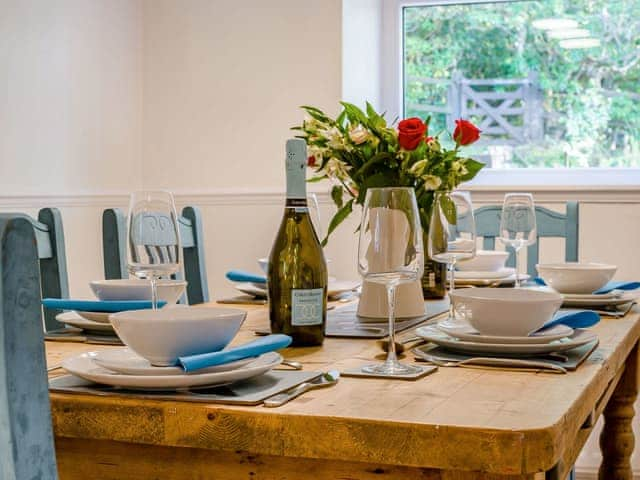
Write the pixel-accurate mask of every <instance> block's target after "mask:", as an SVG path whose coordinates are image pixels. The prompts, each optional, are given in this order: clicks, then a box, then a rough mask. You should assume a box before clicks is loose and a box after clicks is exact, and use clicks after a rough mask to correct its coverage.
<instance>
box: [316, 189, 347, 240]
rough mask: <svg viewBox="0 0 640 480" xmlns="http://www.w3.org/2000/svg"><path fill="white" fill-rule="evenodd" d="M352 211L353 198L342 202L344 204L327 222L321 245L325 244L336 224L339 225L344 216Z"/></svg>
mask: <svg viewBox="0 0 640 480" xmlns="http://www.w3.org/2000/svg"><path fill="white" fill-rule="evenodd" d="M352 211H353V198H352V199H351V200H349V201H348V202H347V203H345V204H344V206H343V207H342V208H341V209H339V210H338V211H337V212H336V214H335V215H334V216H333V218H332V219H331V222H329V229H328V230H327V236H326V237H325V238H324V240H322V246H323V247H324V246H326V245H327V242H328V241H329V235H331V233H333V231H334V230H335V229H336V228H337V227H338V225H340V224H341V223H342V222H343V221H344V220H345V218H347V217H348V216H349V215H350V214H351V212H352Z"/></svg>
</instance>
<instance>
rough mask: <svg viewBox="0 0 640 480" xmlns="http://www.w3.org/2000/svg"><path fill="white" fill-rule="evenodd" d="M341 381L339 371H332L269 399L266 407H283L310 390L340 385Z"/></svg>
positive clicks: (266, 401)
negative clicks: (339, 381)
mask: <svg viewBox="0 0 640 480" xmlns="http://www.w3.org/2000/svg"><path fill="white" fill-rule="evenodd" d="M339 379H340V372H338V371H337V370H330V371H328V372H325V373H322V374H321V375H319V376H317V377H316V378H314V379H313V380H310V381H308V382H303V383H301V384H300V385H297V386H295V387H293V388H290V389H289V390H286V391H284V392H282V393H278V394H276V395H273V396H271V397H269V398H267V399H266V400H265V401H264V406H265V407H269V408H273V407H279V406H281V405H284V404H285V403H287V402H288V401H290V400H293V399H294V398H296V397H297V396H299V395H302V394H303V393H304V392H308V391H309V390H313V389H315V388H324V387H330V386H332V385H335V384H336V383H338V380H339Z"/></svg>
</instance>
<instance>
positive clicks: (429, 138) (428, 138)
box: [424, 137, 433, 143]
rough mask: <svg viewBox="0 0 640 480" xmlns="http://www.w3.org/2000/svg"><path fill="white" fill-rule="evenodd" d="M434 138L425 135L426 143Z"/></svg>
mask: <svg viewBox="0 0 640 480" xmlns="http://www.w3.org/2000/svg"><path fill="white" fill-rule="evenodd" d="M432 140H433V137H424V143H429V142H430V141H432Z"/></svg>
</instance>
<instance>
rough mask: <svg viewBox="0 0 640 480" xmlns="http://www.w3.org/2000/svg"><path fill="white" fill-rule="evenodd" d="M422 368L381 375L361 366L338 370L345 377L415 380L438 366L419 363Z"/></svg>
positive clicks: (433, 370)
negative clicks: (403, 373)
mask: <svg viewBox="0 0 640 480" xmlns="http://www.w3.org/2000/svg"><path fill="white" fill-rule="evenodd" d="M420 368H422V371H421V372H418V373H409V374H406V375H383V374H380V373H367V372H363V371H362V367H356V368H349V369H348V370H343V371H342V372H340V375H343V376H345V377H364V378H382V379H385V380H417V379H419V378H422V377H425V376H427V375H429V374H430V373H433V372H435V371H436V370H438V367H436V366H433V365H431V366H430V365H424V364H423V365H420Z"/></svg>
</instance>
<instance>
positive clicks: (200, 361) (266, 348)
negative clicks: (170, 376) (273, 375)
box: [178, 333, 291, 372]
mask: <svg viewBox="0 0 640 480" xmlns="http://www.w3.org/2000/svg"><path fill="white" fill-rule="evenodd" d="M290 343H291V337H290V336H289V335H282V334H280V333H277V334H273V335H267V336H266V337H262V338H259V339H257V340H253V341H252V342H249V343H244V344H242V345H238V346H237V347H232V348H227V349H225V350H220V351H217V352H211V353H201V354H199V355H189V356H185V357H180V358H178V365H180V366H181V367H182V368H184V371H185V372H193V371H194V370H199V369H201V368H207V367H213V366H215V365H222V364H224V363H229V362H235V361H236V360H242V359H243V358H248V357H256V356H258V355H262V354H263V353H267V352H273V351H275V350H280V349H281V348H285V347H288V346H289V344H290Z"/></svg>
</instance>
